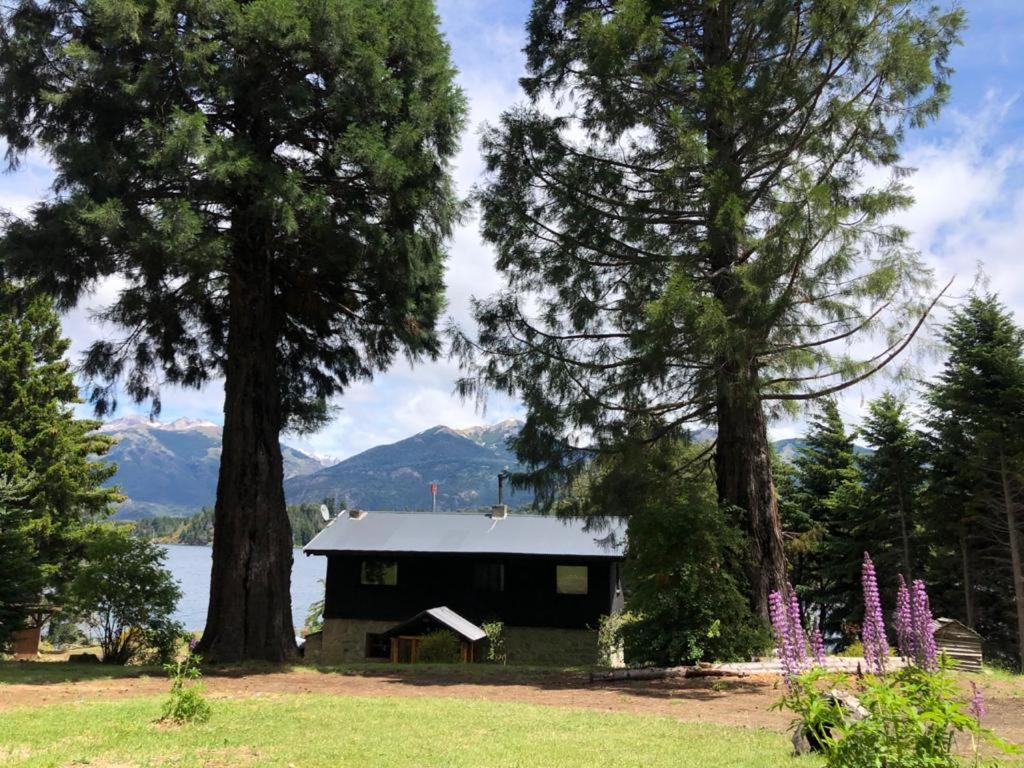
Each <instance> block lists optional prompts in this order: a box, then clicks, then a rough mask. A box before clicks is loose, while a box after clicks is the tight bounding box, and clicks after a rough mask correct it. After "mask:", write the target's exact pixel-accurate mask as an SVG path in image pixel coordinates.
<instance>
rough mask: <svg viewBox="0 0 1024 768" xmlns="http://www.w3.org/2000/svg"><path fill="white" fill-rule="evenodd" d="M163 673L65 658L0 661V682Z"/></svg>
mask: <svg viewBox="0 0 1024 768" xmlns="http://www.w3.org/2000/svg"><path fill="white" fill-rule="evenodd" d="M133 677H164V671H163V669H161V668H160V667H157V666H138V665H133V666H127V667H124V666H121V665H119V664H79V663H70V662H67V661H0V686H3V685H55V684H58V683H79V682H86V681H89V680H110V679H123V678H133Z"/></svg>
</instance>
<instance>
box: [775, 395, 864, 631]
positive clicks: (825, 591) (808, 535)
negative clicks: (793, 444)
mask: <svg viewBox="0 0 1024 768" xmlns="http://www.w3.org/2000/svg"><path fill="white" fill-rule="evenodd" d="M794 468H795V471H794V473H793V488H792V491H791V498H790V499H788V500H787V502H788V504H791V506H792V507H793V508H794V509H795V510H799V511H800V513H801V516H802V517H803V526H804V527H805V531H803V532H801V531H799V530H797V531H793V533H794V534H796V535H798V536H799V538H800V539H802V540H803V542H804V545H803V546H800V547H798V548H797V549H796V551H794V552H793V556H792V567H793V581H794V583H795V585H796V587H797V590H798V591H799V592H800V593H801V594H802V595H803V596H804V598H805V602H806V603H807V604H808V605H810V606H813V609H814V611H815V612H816V613H817V615H818V617H819V619H820V622H821V627H822V630H823V631H824V632H826V633H827V634H828V635H830V636H832V637H838V636H842V635H843V634H845V624H846V623H847V622H848V620H849V618H850V616H851V614H852V606H853V605H855V604H856V599H857V598H856V595H857V592H858V588H857V586H858V582H857V578H858V576H857V573H858V572H857V565H856V564H857V562H859V554H858V553H857V549H858V547H859V542H857V541H855V540H854V539H853V536H852V534H853V530H852V529H853V526H854V521H853V520H852V519H851V511H852V509H853V507H854V505H853V503H852V501H851V499H856V498H858V497H859V491H860V472H859V470H858V467H857V458H856V454H855V453H854V444H853V435H852V434H850V433H849V432H848V431H847V429H846V425H845V424H844V423H843V419H842V416H841V415H840V413H839V408H838V406H837V405H836V402H835V401H834V400H832V399H827V400H825V401H823V402H822V403H821V409H820V413H819V414H818V415H816V416H815V417H814V418H812V419H811V421H810V424H809V428H808V431H807V435H806V437H805V438H804V444H803V446H802V447H801V450H800V453H799V454H798V455H797V457H796V459H795V461H794ZM796 522H797V524H798V525H799V523H800V519H799V518H798V519H797V521H796Z"/></svg>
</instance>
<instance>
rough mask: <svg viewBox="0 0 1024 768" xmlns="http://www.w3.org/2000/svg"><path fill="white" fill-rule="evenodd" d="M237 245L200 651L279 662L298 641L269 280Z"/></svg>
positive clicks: (255, 257)
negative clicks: (210, 567)
mask: <svg viewBox="0 0 1024 768" xmlns="http://www.w3.org/2000/svg"><path fill="white" fill-rule="evenodd" d="M240 239H241V238H240ZM246 245H251V244H246ZM240 250H241V252H240V253H238V254H237V255H236V258H235V259H234V260H233V265H234V266H233V269H232V274H230V276H229V285H228V301H229V303H230V307H229V313H230V314H229V324H228V342H227V360H226V364H225V387H224V393H225V398H224V442H223V449H222V453H221V460H220V475H219V477H218V481H217V504H216V508H215V511H214V536H213V571H212V574H211V577H210V604H209V610H208V613H207V618H206V630H205V631H204V633H203V638H202V641H201V642H200V644H199V648H198V650H199V652H200V653H202V654H203V656H204V657H205V658H206V659H208V660H211V661H217V662H234V661H240V660H243V659H258V660H265V661H283V660H286V659H289V658H292V657H294V656H295V655H296V646H295V632H294V629H293V627H292V617H291V592H290V582H291V568H292V533H291V525H290V524H289V522H288V515H287V511H286V509H285V501H284V487H283V481H284V470H283V462H282V457H281V444H280V442H279V439H280V432H281V428H282V426H283V418H282V408H281V394H280V392H281V389H280V382H279V380H278V376H279V374H278V370H279V368H278V360H277V354H278V353H277V332H278V330H277V323H276V320H275V314H276V313H275V311H274V307H273V300H274V281H273V277H272V274H271V270H270V260H269V258H267V257H262V256H261V255H260V252H259V251H260V249H259V248H258V247H245V248H242V247H240Z"/></svg>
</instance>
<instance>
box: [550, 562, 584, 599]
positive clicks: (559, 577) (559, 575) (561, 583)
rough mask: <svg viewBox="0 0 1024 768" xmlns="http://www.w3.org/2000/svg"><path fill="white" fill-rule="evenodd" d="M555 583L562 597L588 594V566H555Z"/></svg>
mask: <svg viewBox="0 0 1024 768" xmlns="http://www.w3.org/2000/svg"><path fill="white" fill-rule="evenodd" d="M555 582H556V584H557V588H558V594H560V595H585V594H587V566H585V565H558V566H555Z"/></svg>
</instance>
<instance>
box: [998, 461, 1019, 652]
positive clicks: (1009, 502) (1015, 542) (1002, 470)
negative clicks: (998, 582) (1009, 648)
mask: <svg viewBox="0 0 1024 768" xmlns="http://www.w3.org/2000/svg"><path fill="white" fill-rule="evenodd" d="M999 475H1000V480H1001V481H1002V486H1003V507H1004V508H1005V510H1006V525H1007V526H1008V527H1009V529H1010V531H1009V534H1010V535H1009V542H1008V543H1009V546H1010V567H1011V568H1012V570H1013V601H1014V605H1015V606H1016V608H1017V649H1018V652H1019V654H1020V669H1021V671H1022V672H1024V564H1022V563H1021V552H1020V531H1019V530H1018V528H1017V508H1016V506H1014V503H1013V496H1012V494H1011V493H1010V476H1009V471H1008V470H1007V468H1006V457H1005V456H1004V455H1003V454H1000V455H999Z"/></svg>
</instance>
